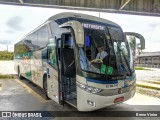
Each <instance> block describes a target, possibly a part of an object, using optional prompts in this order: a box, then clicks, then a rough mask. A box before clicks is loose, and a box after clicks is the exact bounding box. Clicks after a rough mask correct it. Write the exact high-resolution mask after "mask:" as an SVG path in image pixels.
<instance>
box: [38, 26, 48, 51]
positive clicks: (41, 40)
mask: <svg viewBox="0 0 160 120" xmlns="http://www.w3.org/2000/svg"><path fill="white" fill-rule="evenodd" d="M47 43H48V29H47V26H44V27H42V28H40V29H39V30H38V46H40V48H42V47H45V46H46V45H47Z"/></svg>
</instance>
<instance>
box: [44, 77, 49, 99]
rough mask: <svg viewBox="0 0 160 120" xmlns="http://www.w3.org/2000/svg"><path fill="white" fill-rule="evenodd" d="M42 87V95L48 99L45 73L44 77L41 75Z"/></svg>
mask: <svg viewBox="0 0 160 120" xmlns="http://www.w3.org/2000/svg"><path fill="white" fill-rule="evenodd" d="M43 89H44V97H45V99H46V100H49V97H48V95H47V92H48V90H47V75H44V77H43Z"/></svg>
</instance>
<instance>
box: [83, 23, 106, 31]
mask: <svg viewBox="0 0 160 120" xmlns="http://www.w3.org/2000/svg"><path fill="white" fill-rule="evenodd" d="M82 26H83V27H84V28H88V29H96V30H104V29H105V27H104V26H101V25H95V24H87V23H82Z"/></svg>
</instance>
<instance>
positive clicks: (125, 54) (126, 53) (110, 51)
mask: <svg viewBox="0 0 160 120" xmlns="http://www.w3.org/2000/svg"><path fill="white" fill-rule="evenodd" d="M82 25H83V27H84V34H85V37H84V38H85V44H84V47H80V48H79V55H80V65H81V68H82V69H83V70H84V71H87V72H93V73H98V74H109V75H117V74H122V75H124V74H127V73H130V72H131V69H132V68H131V66H132V65H131V63H130V62H131V61H132V57H131V55H130V49H129V45H128V42H127V40H126V38H125V36H124V34H123V32H122V30H121V29H120V28H118V27H110V26H102V25H94V24H82ZM109 69H110V70H109ZM107 70H108V71H107Z"/></svg>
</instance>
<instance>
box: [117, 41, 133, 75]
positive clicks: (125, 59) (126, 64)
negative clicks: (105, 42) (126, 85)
mask: <svg viewBox="0 0 160 120" xmlns="http://www.w3.org/2000/svg"><path fill="white" fill-rule="evenodd" d="M115 41H116V40H115ZM116 43H117V41H116ZM117 47H118V49H119V51H120V52H121V53H122V55H123V58H124V60H125V62H126V65H127V67H128V70H129V73H130V75H132V71H131V68H130V66H129V64H128V61H127V58H126V56H125V55H124V53H123V50H121V48H120V47H119V45H118V44H117ZM120 55H121V54H120ZM122 61H123V60H122Z"/></svg>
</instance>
